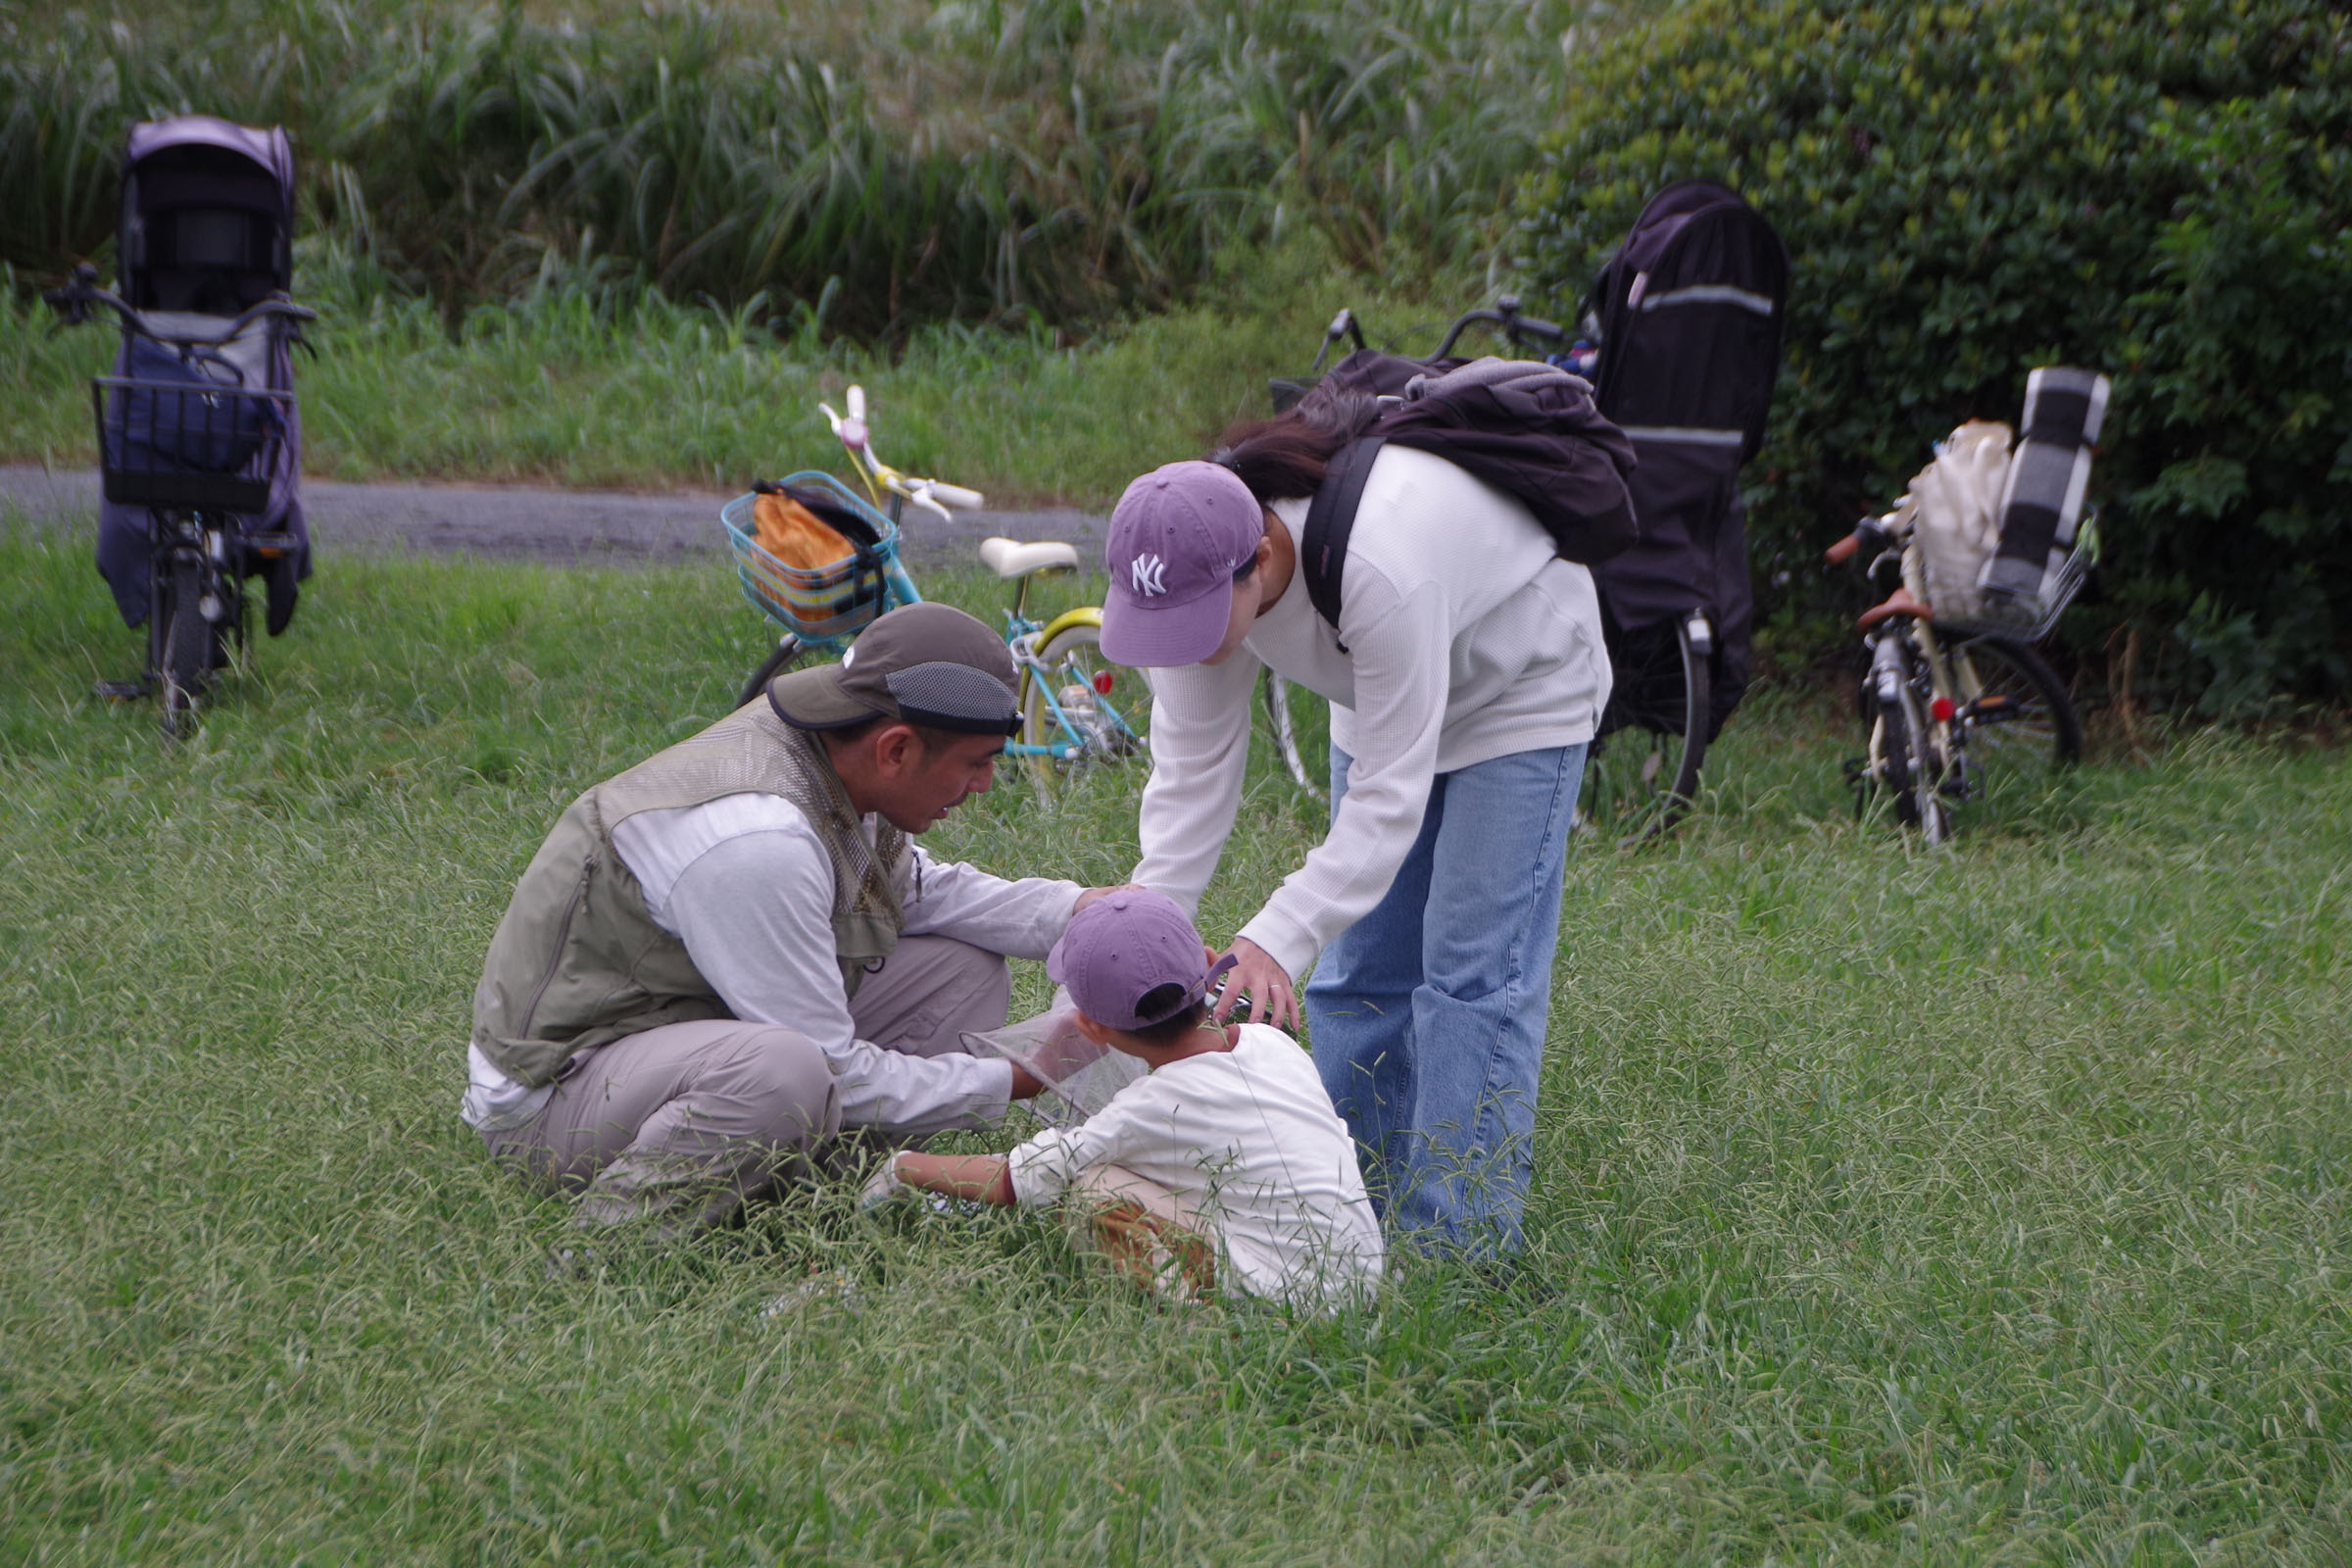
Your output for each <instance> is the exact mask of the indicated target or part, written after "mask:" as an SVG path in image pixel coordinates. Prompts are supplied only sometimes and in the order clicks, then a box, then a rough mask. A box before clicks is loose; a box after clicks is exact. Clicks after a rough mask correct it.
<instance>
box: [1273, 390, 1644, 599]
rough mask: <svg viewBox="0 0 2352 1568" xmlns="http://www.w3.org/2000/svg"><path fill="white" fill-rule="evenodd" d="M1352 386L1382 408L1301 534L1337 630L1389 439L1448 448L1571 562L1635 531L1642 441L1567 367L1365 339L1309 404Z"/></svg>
mask: <svg viewBox="0 0 2352 1568" xmlns="http://www.w3.org/2000/svg"><path fill="white" fill-rule="evenodd" d="M1347 394H1357V395H1365V396H1370V397H1372V398H1375V399H1377V400H1379V408H1380V411H1381V412H1380V413H1379V415H1378V416H1377V417H1375V418H1374V419H1373V420H1372V422H1371V423H1370V424H1369V425H1368V426H1366V427H1365V428H1364V429H1363V431H1362V432H1361V433H1360V434H1358V435H1356V436H1355V437H1353V438H1352V439H1350V440H1349V441H1348V443H1347V444H1346V445H1345V446H1343V447H1341V448H1340V450H1339V451H1338V452H1337V453H1335V454H1334V455H1333V457H1332V460H1331V463H1330V466H1328V468H1327V469H1326V470H1325V472H1324V476H1323V482H1322V484H1321V485H1320V486H1319V487H1318V488H1317V489H1316V491H1315V495H1314V499H1313V501H1311V502H1310V503H1309V504H1308V506H1307V509H1306V526H1305V528H1304V530H1303V531H1302V534H1301V537H1300V539H1299V568H1300V570H1302V571H1303V572H1304V573H1305V574H1306V593H1307V599H1308V601H1309V602H1310V603H1312V604H1313V605H1314V607H1315V613H1317V614H1319V615H1321V616H1322V617H1323V619H1324V620H1325V621H1327V622H1328V623H1329V624H1330V625H1331V626H1332V627H1333V628H1334V629H1335V630H1336V629H1337V628H1338V626H1339V624H1340V603H1341V599H1340V591H1341V577H1342V575H1343V573H1344V572H1345V570H1346V567H1347V563H1348V535H1349V534H1350V533H1351V532H1352V531H1353V530H1354V527H1355V512H1356V507H1357V505H1358V504H1359V503H1360V502H1361V501H1362V500H1363V495H1364V481H1365V479H1366V478H1368V477H1369V476H1370V474H1371V472H1372V461H1373V459H1374V458H1376V457H1378V456H1379V455H1380V449H1381V448H1382V447H1384V446H1387V445H1389V444H1390V443H1392V442H1394V443H1395V444H1396V445H1397V446H1400V447H1411V448H1413V449H1414V450H1415V451H1419V452H1427V453H1430V454H1432V455H1434V456H1437V457H1441V458H1444V459H1445V460H1446V461H1447V462H1448V463H1451V464H1453V465H1454V466H1457V467H1459V468H1461V469H1462V470H1463V471H1465V472H1467V473H1470V474H1472V475H1474V476H1476V477H1477V478H1479V479H1482V480H1484V481H1486V482H1487V483H1488V484H1491V485H1493V486H1495V488H1496V489H1497V490H1500V491H1502V492H1504V493H1505V494H1507V495H1509V496H1511V497H1513V498H1514V499H1516V500H1517V501H1519V502H1520V503H1521V504H1522V505H1524V506H1525V507H1526V508H1527V509H1528V510H1529V511H1530V512H1532V513H1534V514H1535V516H1536V520H1537V521H1538V522H1540V523H1542V524H1543V525H1544V532H1545V533H1548V534H1549V535H1551V540H1552V545H1553V547H1554V548H1555V549H1556V550H1558V552H1559V553H1560V555H1561V557H1562V558H1564V559H1565V560H1569V561H1574V562H1580V563H1583V564H1588V565H1589V564H1593V563H1595V562H1601V561H1606V560H1608V559H1609V558H1610V557H1612V556H1614V555H1617V554H1619V553H1620V552H1622V551H1624V550H1625V549H1627V548H1628V547H1629V546H1631V545H1632V544H1633V543H1634V541H1635V539H1636V538H1637V537H1638V528H1637V525H1636V523H1635V519H1634V510H1633V504H1632V502H1631V500H1630V499H1629V498H1628V496H1627V492H1626V478H1625V476H1626V473H1627V472H1628V471H1629V470H1630V469H1631V468H1632V467H1633V466H1634V448H1633V443H1632V442H1630V441H1628V440H1627V439H1626V438H1625V436H1624V435H1623V434H1622V433H1621V432H1620V431H1619V430H1618V429H1617V427H1616V426H1615V425H1613V424H1611V423H1610V422H1609V421H1608V420H1606V419H1604V418H1602V417H1600V413H1599V411H1598V410H1597V409H1596V408H1594V407H1593V394H1592V389H1591V387H1590V386H1589V385H1588V384H1587V383H1586V382H1585V381H1584V380H1582V379H1581V378H1579V377H1577V376H1574V375H1570V374H1569V373H1568V372H1567V371H1565V370H1561V369H1556V368H1553V367H1551V366H1548V365H1544V364H1540V363H1537V362H1533V361H1526V360H1493V359H1490V360H1475V361H1468V362H1464V361H1460V360H1441V361H1438V362H1437V363H1436V364H1434V365H1431V364H1423V363H1422V362H1421V361H1419V360H1408V359H1403V358H1401V357H1399V356H1397V355H1394V354H1380V353H1376V352H1374V351H1372V350H1370V349H1360V350H1358V351H1357V352H1355V353H1353V354H1350V355H1348V358H1346V359H1344V360H1342V361H1341V362H1340V363H1339V364H1338V365H1336V366H1333V367H1332V368H1331V372H1330V374H1328V375H1326V376H1324V377H1323V379H1322V380H1321V381H1320V382H1318V383H1317V384H1316V386H1315V388H1314V390H1313V391H1311V392H1309V393H1308V394H1307V398H1306V406H1310V407H1311V405H1312V403H1313V400H1315V399H1317V398H1322V399H1325V400H1334V399H1336V398H1338V397H1340V396H1343V395H1347Z"/></svg>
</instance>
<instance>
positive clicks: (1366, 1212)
mask: <svg viewBox="0 0 2352 1568" xmlns="http://www.w3.org/2000/svg"><path fill="white" fill-rule="evenodd" d="M1232 962H1233V960H1232V959H1231V958H1227V959H1225V960H1223V961H1222V962H1219V963H1216V964H1215V965H1214V966H1211V964H1210V962H1209V955H1208V954H1207V952H1206V950H1205V949H1204V948H1203V947H1202V945H1201V936H1200V933H1199V932H1197V931H1196V930H1194V928H1193V924H1192V922H1191V921H1190V920H1187V919H1186V918H1185V916H1184V911H1183V910H1181V909H1179V908H1178V907H1176V905H1175V903H1174V901H1172V900H1170V899H1169V898H1167V897H1166V896H1165V895H1163V894H1158V893H1152V892H1147V891H1145V890H1143V889H1140V888H1139V889H1131V890H1126V891H1122V892H1117V893H1112V894H1109V895H1107V896H1105V897H1103V898H1102V899H1099V900H1097V901H1096V902H1094V903H1093V904H1091V905H1089V906H1088V907H1086V908H1084V909H1082V910H1080V911H1079V912H1078V914H1077V915H1076V916H1075V917H1073V918H1072V919H1071V921H1070V924H1069V929H1068V930H1067V931H1066V932H1065V933H1064V934H1063V936H1062V938H1061V940H1060V942H1058V943H1057V944H1055V945H1054V951H1053V954H1052V955H1051V956H1049V957H1048V958H1047V959H1046V972H1047V973H1048V974H1049V975H1050V976H1052V977H1053V979H1054V982H1055V983H1056V984H1058V985H1063V986H1066V987H1068V988H1069V992H1070V1000H1071V1001H1072V1003H1073V1004H1075V1005H1076V1007H1077V1010H1078V1018H1077V1026H1078V1029H1079V1030H1080V1032H1081V1033H1083V1034H1084V1035H1085V1036H1086V1038H1087V1039H1088V1040H1090V1041H1093V1042H1094V1043H1095V1044H1096V1045H1098V1046H1103V1047H1107V1048H1108V1049H1110V1050H1113V1051H1120V1052H1124V1053H1126V1054H1128V1055H1131V1056H1135V1057H1139V1058H1140V1059H1141V1060H1142V1061H1143V1062H1144V1063H1145V1064H1146V1065H1147V1066H1148V1067H1150V1068H1151V1069H1152V1070H1151V1072H1150V1074H1149V1075H1148V1076H1146V1077H1143V1078H1139V1079H1137V1080H1136V1081H1135V1082H1133V1083H1131V1084H1129V1085H1128V1086H1127V1087H1126V1088H1124V1089H1122V1090H1120V1091H1119V1092H1118V1094H1116V1095H1115V1096H1113V1097H1112V1098H1111V1100H1110V1102H1109V1103H1107V1104H1105V1105H1104V1106H1103V1108H1102V1109H1101V1110H1100V1111H1098V1112H1096V1113H1095V1114H1094V1115H1093V1116H1091V1117H1089V1118H1088V1119H1087V1120H1086V1121H1084V1122H1083V1123H1081V1124H1079V1125H1078V1126H1076V1127H1072V1128H1066V1129H1065V1128H1054V1129H1050V1130H1048V1131H1046V1132H1042V1133H1040V1134H1038V1135H1037V1136H1036V1137H1035V1138H1032V1139H1030V1140H1029V1141H1028V1142H1027V1143H1025V1144H1023V1145H1021V1146H1020V1147H1019V1148H1017V1149H1015V1150H1013V1151H1012V1152H1011V1153H1009V1154H984V1155H965V1156H957V1155H942V1154H918V1153H912V1152H903V1153H900V1154H897V1155H895V1156H893V1158H892V1159H891V1161H890V1163H889V1164H887V1165H886V1166H885V1167H884V1168H883V1169H882V1171H881V1173H880V1174H879V1175H877V1176H876V1177H875V1178H874V1179H873V1181H872V1182H870V1183H869V1184H868V1185H867V1188H866V1193H865V1199H864V1201H865V1202H866V1204H868V1205H869V1206H870V1205H872V1204H875V1203H879V1202H882V1201H887V1200H888V1199H889V1198H890V1197H891V1196H892V1195H893V1194H895V1193H897V1192H899V1191H901V1190H902V1189H904V1188H908V1187H913V1188H920V1189H922V1190H924V1191H926V1192H933V1193H941V1194H945V1195H946V1196H948V1197H951V1198H964V1199H977V1200H979V1201H983V1202H989V1203H999V1204H1011V1203H1016V1202H1017V1203H1052V1202H1055V1201H1060V1202H1063V1203H1065V1204H1067V1205H1069V1206H1070V1207H1071V1210H1072V1213H1073V1218H1075V1219H1079V1220H1081V1221H1082V1222H1083V1223H1082V1225H1081V1226H1080V1227H1078V1234H1079V1235H1080V1236H1081V1238H1082V1239H1083V1240H1084V1241H1085V1242H1086V1243H1088V1244H1089V1245H1091V1246H1093V1247H1094V1248H1096V1249H1097V1250H1100V1251H1102V1252H1103V1253H1104V1254H1105V1255H1107V1256H1108V1257H1109V1258H1110V1259H1111V1260H1112V1262H1113V1263H1115V1264H1116V1265H1117V1266H1118V1267H1119V1268H1120V1269H1121V1270H1122V1271H1123V1272H1125V1273H1127V1274H1129V1275H1130V1276H1131V1277H1133V1278H1135V1279H1136V1280H1137V1281H1139V1282H1140V1283H1142V1284H1144V1285H1146V1286H1148V1287H1150V1288H1152V1289H1153V1290H1156V1291H1159V1292H1161V1293H1162V1294H1164V1295H1168V1296H1171V1297H1176V1298H1179V1299H1205V1298H1207V1297H1209V1296H1211V1295H1213V1294H1215V1293H1216V1292H1218V1291H1222V1292H1224V1293H1225V1294H1226V1295H1228V1296H1236V1297H1240V1296H1250V1297H1258V1298H1262V1299H1272V1300H1280V1301H1287V1302H1291V1303H1294V1304H1297V1305H1300V1306H1306V1307H1325V1308H1328V1307H1335V1306H1337V1305H1339V1304H1341V1303H1342V1302H1343V1301H1344V1300H1346V1299H1349V1298H1350V1297H1354V1296H1359V1295H1361V1294H1364V1293H1366V1292H1368V1290H1369V1288H1370V1286H1371V1285H1372V1284H1373V1282H1375V1281H1377V1280H1378V1279H1379V1278H1380V1272H1381V1260H1382V1249H1381V1239H1380V1227H1379V1223H1378V1221H1377V1220H1375V1219H1374V1217H1373V1214H1372V1207H1371V1204H1370V1203H1369V1202H1368V1201H1366V1200H1365V1197H1364V1184H1363V1178H1362V1176H1361V1175H1360V1174H1359V1173H1358V1171H1357V1169H1356V1162H1355V1151H1354V1149H1353V1148H1352V1147H1351V1146H1350V1144H1349V1142H1348V1131H1347V1128H1346V1127H1345V1126H1344V1125H1343V1124H1342V1123H1341V1121H1340V1118H1339V1116H1338V1114H1337V1113H1336V1112H1335V1111H1334V1110H1333V1109H1332V1105H1331V1098H1330V1096H1329V1095H1327V1094H1326V1093H1325V1092H1324V1089H1323V1083H1322V1080H1321V1079H1320V1078H1318V1077H1317V1076H1316V1073H1315V1066H1314V1062H1313V1060H1312V1059H1311V1058H1310V1057H1309V1056H1308V1055H1307V1054H1306V1053H1305V1052H1303V1051H1301V1050H1299V1047H1298V1045H1297V1044H1296V1043H1295V1042H1293V1041H1292V1040H1291V1039H1290V1038H1289V1037H1288V1036H1286V1035H1284V1034H1283V1033H1281V1032H1280V1031H1279V1030H1277V1029H1274V1028H1272V1027H1271V1026H1269V1025H1266V1024H1245V1023H1233V1024H1225V1025H1218V1024H1216V1023H1213V1022H1211V1021H1210V1018H1209V1007H1208V1003H1207V1001H1206V1000H1205V999H1206V997H1207V994H1208V992H1209V989H1210V987H1211V986H1213V985H1214V984H1215V983H1216V982H1217V980H1218V979H1219V978H1221V977H1222V976H1223V975H1224V973H1225V971H1226V970H1227V969H1228V968H1230V967H1231V966H1232Z"/></svg>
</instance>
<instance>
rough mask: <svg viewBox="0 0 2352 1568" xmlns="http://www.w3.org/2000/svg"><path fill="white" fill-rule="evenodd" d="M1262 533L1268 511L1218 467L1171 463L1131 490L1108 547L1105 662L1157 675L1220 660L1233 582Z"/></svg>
mask: <svg viewBox="0 0 2352 1568" xmlns="http://www.w3.org/2000/svg"><path fill="white" fill-rule="evenodd" d="M1265 533H1266V519H1265V509H1264V508H1262V507H1260V506H1259V505H1258V504H1257V498H1256V497H1255V496H1253V495H1251V494H1250V487H1249V486H1248V485H1246V484H1244V483H1242V481H1241V476H1240V475H1238V474H1236V473H1235V472H1234V471H1233V470H1232V469H1231V468H1227V467H1223V466H1219V465H1217V464H1214V463H1201V462H1191V463H1171V464H1168V465H1166V466H1163V467H1158V468H1154V469H1152V471H1151V472H1150V473H1147V474H1145V475H1144V476H1143V477H1142V478H1140V479H1138V480H1136V481H1135V482H1134V483H1133V484H1131V485H1129V486H1128V487H1127V493H1126V494H1125V495H1123V496H1121V497H1119V504H1118V506H1117V507H1116V508H1115V509H1113V511H1112V512H1111V515H1110V538H1109V541H1108V542H1107V543H1106V545H1105V546H1104V548H1103V564H1104V565H1105V566H1106V567H1107V568H1108V570H1109V572H1110V593H1109V594H1108V596H1107V597H1106V598H1105V599H1104V601H1103V658H1105V659H1108V660H1112V661H1114V662H1118V663H1121V664H1130V665H1133V666H1135V667H1137V668H1139V669H1152V668H1157V667H1160V666H1163V665H1168V664H1197V663H1199V662H1201V661H1202V660H1203V659H1206V658H1207V657H1208V656H1209V655H1211V654H1213V653H1215V652H1216V651H1217V644H1219V643H1221V642H1223V641H1224V640H1225V625H1226V622H1227V621H1228V620H1230V619H1231V618H1232V614H1233V596H1232V594H1231V592H1230V590H1231V588H1232V587H1233V575H1234V573H1235V572H1236V571H1238V570H1240V569H1241V567H1242V564H1243V563H1245V562H1247V561H1249V560H1250V559H1251V558H1252V557H1253V556H1255V555H1256V553H1257V542H1258V540H1260V539H1262V538H1264V537H1265Z"/></svg>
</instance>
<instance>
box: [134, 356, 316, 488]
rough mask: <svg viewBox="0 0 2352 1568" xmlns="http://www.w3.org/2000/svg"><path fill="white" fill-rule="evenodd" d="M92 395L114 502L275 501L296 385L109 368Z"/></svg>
mask: <svg viewBox="0 0 2352 1568" xmlns="http://www.w3.org/2000/svg"><path fill="white" fill-rule="evenodd" d="M90 402H91V406H92V408H93V410H94V411H95V413H96V415H97V418H98V471H99V479H100V483H101V486H102V488H103V490H104V493H105V496H106V499H107V500H109V501H113V502H117V503H120V504H123V505H126V506H134V507H187V508H202V509H206V510H217V511H221V512H244V513H254V512H260V511H263V510H264V509H265V508H267V507H268V506H269V505H270V473H271V472H272V471H273V470H274V469H275V468H276V466H277V462H278V455H279V449H280V447H281V446H282V445H283V444H284V442H285V438H286V423H287V415H288V412H289V411H290V410H291V409H292V408H293V404H294V398H293V395H292V394H291V393H287V392H273V391H270V390H267V389H264V388H256V387H230V386H213V385H209V384H207V383H204V382H202V381H153V380H134V379H131V378H130V377H127V376H115V375H102V376H96V377H93V378H92V380H91V382H90Z"/></svg>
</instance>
